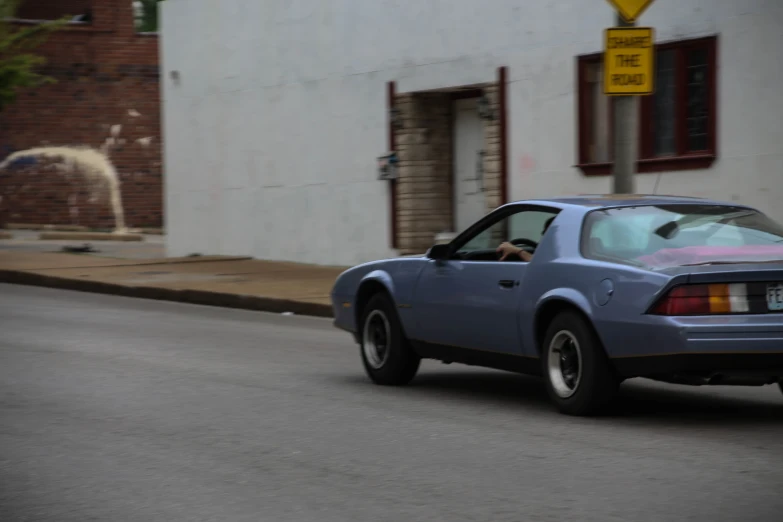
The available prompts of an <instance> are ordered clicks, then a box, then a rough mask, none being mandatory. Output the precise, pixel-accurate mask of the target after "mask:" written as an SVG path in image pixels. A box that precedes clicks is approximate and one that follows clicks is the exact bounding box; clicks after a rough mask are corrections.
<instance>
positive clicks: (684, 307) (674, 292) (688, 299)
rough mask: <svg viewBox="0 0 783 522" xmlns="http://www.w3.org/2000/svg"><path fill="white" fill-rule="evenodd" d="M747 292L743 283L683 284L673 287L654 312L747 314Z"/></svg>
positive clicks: (657, 313) (656, 313)
mask: <svg viewBox="0 0 783 522" xmlns="http://www.w3.org/2000/svg"><path fill="white" fill-rule="evenodd" d="M748 308H749V306H748V291H747V286H746V285H745V284H744V283H735V284H729V285H727V284H711V285H683V286H677V287H674V288H672V289H671V291H670V292H669V293H668V294H666V295H665V296H664V297H663V298H661V300H660V301H658V303H656V304H655V306H654V307H653V308H652V310H651V311H650V313H652V314H655V315H710V314H731V313H745V312H747V311H748Z"/></svg>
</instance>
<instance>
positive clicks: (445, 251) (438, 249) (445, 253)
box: [427, 244, 451, 261]
mask: <svg viewBox="0 0 783 522" xmlns="http://www.w3.org/2000/svg"><path fill="white" fill-rule="evenodd" d="M450 252H451V249H450V248H449V245H447V244H438V245H432V247H430V249H429V250H427V257H428V258H429V259H434V260H436V261H445V260H447V259H448V258H449V254H450Z"/></svg>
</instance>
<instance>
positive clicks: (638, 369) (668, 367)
mask: <svg viewBox="0 0 783 522" xmlns="http://www.w3.org/2000/svg"><path fill="white" fill-rule="evenodd" d="M612 362H613V363H614V367H615V369H616V370H617V372H618V373H619V374H620V375H621V376H623V377H658V376H664V375H666V376H673V375H679V376H682V377H684V376H692V377H699V379H700V380H705V382H702V383H701V384H709V382H706V380H709V379H714V382H712V384H731V383H730V382H728V381H726V382H721V381H722V380H726V379H731V378H733V379H738V378H741V377H747V378H750V377H763V376H773V377H779V378H783V353H720V354H707V353H676V354H665V355H652V356H645V357H615V358H613V359H612Z"/></svg>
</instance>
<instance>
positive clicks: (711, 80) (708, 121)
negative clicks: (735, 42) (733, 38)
mask: <svg viewBox="0 0 783 522" xmlns="http://www.w3.org/2000/svg"><path fill="white" fill-rule="evenodd" d="M716 54H717V39H716V37H709V38H699V39H694V40H686V41H680V42H672V43H666V44H659V45H657V46H656V57H655V74H656V78H655V93H654V94H652V95H650V96H642V97H640V103H639V111H640V129H639V165H638V170H639V171H640V172H661V171H670V170H689V169H700V168H707V167H709V166H710V165H711V164H712V163H713V161H714V160H715V157H716V155H717V146H716V143H717V137H716V127H717V126H716V122H717V114H716V111H717V94H716V79H717V74H716V73H717V71H716V64H717V57H716ZM602 62H603V59H602V56H601V55H600V54H596V55H590V56H580V57H579V59H578V73H579V79H578V81H579V158H578V160H579V165H578V166H579V167H580V168H581V169H582V170H583V171H584V173H585V174H593V175H600V174H609V173H610V172H611V163H612V139H613V136H612V127H613V122H612V119H613V114H612V99H611V97H609V96H606V95H604V93H603V63H602Z"/></svg>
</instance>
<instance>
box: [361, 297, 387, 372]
mask: <svg viewBox="0 0 783 522" xmlns="http://www.w3.org/2000/svg"><path fill="white" fill-rule="evenodd" d="M362 341H363V342H362V349H363V350H364V358H365V360H366V361H367V364H368V365H370V367H371V368H372V369H373V370H378V369H380V368H382V367H383V365H384V364H386V361H387V360H388V358H389V352H390V351H391V350H390V349H389V344H390V341H391V327H390V326H389V320H388V319H387V318H386V315H385V314H384V313H383V312H381V311H380V310H373V311H372V312H370V315H368V316H367V319H366V320H365V321H364V335H363V339H362Z"/></svg>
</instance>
